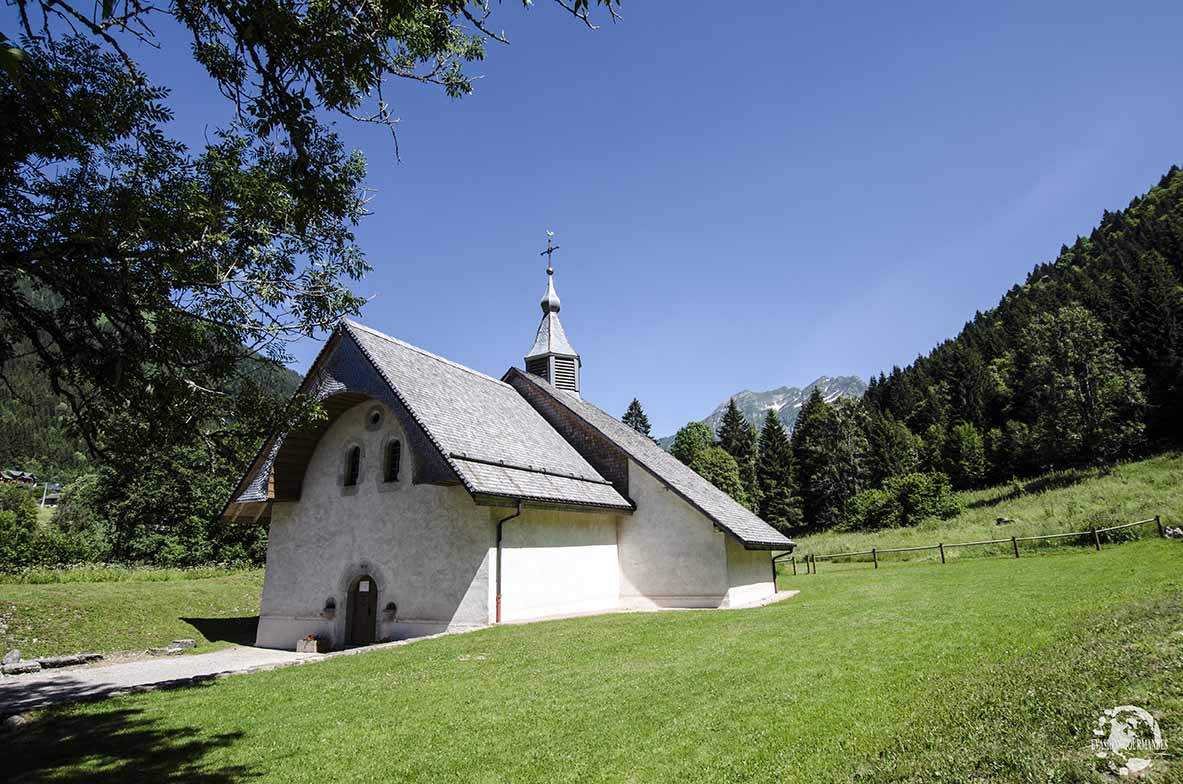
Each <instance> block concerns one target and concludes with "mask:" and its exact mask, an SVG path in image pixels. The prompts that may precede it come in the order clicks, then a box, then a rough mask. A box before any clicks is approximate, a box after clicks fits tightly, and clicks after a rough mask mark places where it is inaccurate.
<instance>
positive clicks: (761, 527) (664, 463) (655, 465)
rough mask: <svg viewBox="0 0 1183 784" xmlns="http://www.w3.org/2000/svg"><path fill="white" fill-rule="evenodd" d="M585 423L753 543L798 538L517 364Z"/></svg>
mask: <svg viewBox="0 0 1183 784" xmlns="http://www.w3.org/2000/svg"><path fill="white" fill-rule="evenodd" d="M511 372H516V373H517V374H519V375H520V376H522V377H523V378H525V379H527V380H528V381H529V382H531V383H533V384H534V385H536V386H537V387H538V388H539V389H541V390H542V391H544V392H546V393H547V394H548V395H550V396H551V397H552V398H554V399H555V400H556V401H558V402H559V403H561V404H562V405H563V406H565V407H566V408H567V409H568V410H570V411H571V412H573V413H574V414H576V415H577V416H579V417H580V418H581V419H582V420H583V421H584V422H587V423H588V424H589V425H591V426H592V427H594V428H595V429H596V430H598V431H599V432H600V433H601V434H603V435H604V436H605V437H606V438H608V439H609V440H610V441H612V442H613V443H615V444H616V445H617V446H618V447H619V448H620V449H622V450H624V452H626V453H627V454H628V455H629V456H630V457H631V458H632V459H634V460H636V461H637V462H638V463H640V464H641V465H642V466H643V467H644V468H646V469H647V470H648V471H649V472H650V473H652V474H653V475H654V476H656V477H657V478H658V479H660V480H661V481H663V482H665V483H666V484H668V485H669V486H670V487H672V488H673V489H674V490H676V491H677V492H678V493H679V494H680V495H681V496H682V497H683V498H685V499H686V500H687V501H689V502H690V503H691V504H692V505H693V506H695V507H697V508H698V509H699V510H700V511H702V512H703V513H704V514H705V515H707V517H709V518H711V519H712V520H713V521H714V522H716V523H717V524H718V525H720V526H721V527H723V528H724V529H726V530H727V531H730V532H731V534H733V535H734V536H735V537H736V538H737V539H739V540H740V541H741V542H743V543H744V544H745V545H747V546H749V547H752V548H767V549H781V548H783V549H786V550H788V549H791V548H792V547H793V546H794V543H793V541H792V540H791V539H789V538H788V537H787V536H785V535H784V534H782V533H781V532H780V531H778V530H776V529H775V528H773V527H772V526H771V525H769V524H768V523H766V522H764V521H763V520H761V519H760V518H759V517H758V516H756V515H755V514H753V513H752V512H751V511H750V510H749V509H747V508H746V507H744V506H743V505H742V504H740V503H739V502H737V501H736V500H735V499H733V498H732V497H731V496H729V495H727V494H726V493H724V492H723V491H722V490H720V489H719V488H717V487H715V486H714V485H712V484H711V483H710V482H708V481H707V480H705V479H703V478H702V477H701V476H699V475H698V474H697V473H696V472H694V471H693V470H691V469H690V468H689V467H688V466H686V465H685V464H683V463H682V461H680V460H678V459H677V458H676V457H674V456H673V455H671V454H670V453H669V452H666V451H665V450H664V449H662V448H661V447H660V446H658V445H657V444H656V443H654V441H653V439H651V438H648V437H646V436H644V435H642V434H641V433H638V432H637V431H636V430H633V429H632V428H631V427H629V426H628V425H626V424H624V423H623V422H621V421H620V420H619V419H617V418H616V417H614V416H612V415H611V414H609V413H607V412H606V411H603V410H601V409H599V408H597V407H596V406H594V405H592V404H591V403H588V402H587V401H586V400H583V399H582V398H580V397H579V396H577V395H575V394H572V393H570V392H567V391H565V390H562V389H559V388H558V387H556V386H554V385H552V384H550V383H548V382H547V381H545V380H544V379H541V378H539V377H538V376H535V375H532V374H530V373H526V372H525V371H522V370H518V369H516V368H515V369H514V370H513V371H511Z"/></svg>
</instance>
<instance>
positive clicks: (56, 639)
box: [0, 569, 263, 659]
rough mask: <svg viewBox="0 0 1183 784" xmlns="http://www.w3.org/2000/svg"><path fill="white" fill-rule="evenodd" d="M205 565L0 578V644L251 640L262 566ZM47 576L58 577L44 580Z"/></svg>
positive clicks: (39, 649) (45, 646) (42, 652)
mask: <svg viewBox="0 0 1183 784" xmlns="http://www.w3.org/2000/svg"><path fill="white" fill-rule="evenodd" d="M209 572H210V573H211V574H215V575H217V576H213V577H204V578H202V577H193V576H189V575H185V574H184V573H181V572H170V571H168V570H142V571H141V570H127V569H124V570H118V569H114V570H112V569H98V570H81V571H79V572H78V573H74V572H70V571H67V572H64V573H56V574H55V573H36V574H26V575H22V577H21V579H36V580H39V581H40V582H36V583H29V582H20V583H17V582H0V650H5V651H7V650H10V649H12V648H19V649H20V651H21V654H22V655H23V656H24V657H25V658H26V659H28V658H32V657H35V656H49V655H55V654H62V653H81V652H84V651H97V652H100V653H106V652H110V651H130V650H141V651H142V650H144V649H145V648H148V647H152V646H158V645H166V644H167V643H168V642H169V641H170V640H173V639H176V638H180V637H190V638H193V639H196V640H198V642H199V643H200V645H199V646H198V648H197V649H196V651H195V652H197V653H202V652H206V651H210V650H214V649H215V648H218V647H225V646H226V645H230V644H232V643H235V642H246V643H253V642H254V626H255V623H256V618H257V616H258V614H259V596H260V593H261V592H262V588H263V572H262V570H255V571H249V572H226V571H225V570H209ZM198 574H201V572H198ZM186 577H187V578H188V579H183V578H186ZM9 579H15V578H9ZM49 579H56V580H59V582H44V580H49ZM75 580H99V581H97V582H89V581H87V582H83V581H75Z"/></svg>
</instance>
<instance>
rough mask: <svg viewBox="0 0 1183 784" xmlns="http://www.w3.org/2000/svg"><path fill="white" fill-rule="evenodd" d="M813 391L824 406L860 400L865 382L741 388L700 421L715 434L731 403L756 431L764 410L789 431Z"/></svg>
mask: <svg viewBox="0 0 1183 784" xmlns="http://www.w3.org/2000/svg"><path fill="white" fill-rule="evenodd" d="M814 389H817V390H818V391H819V392H821V395H822V398H823V399H824V400H825V401H826V402H827V403H832V402H834V401H835V400H838V399H839V398H843V397H862V396H863V393H864V392H866V391H867V383H866V382H865V381H863V380H862V379H861V378H859V377H858V376H818V377H817V378H816V379H814V380H813V381H811V382H810V383H808V384H806V385H805V386H804V387H789V386H784V387H777V388H776V389H770V390H768V391H766V392H753V391H752V390H750V389H744V390H742V391H740V392H736V393H735V394H734V395H729V396H728V397H727V398H726V399H724V400H723V402H722V403H720V404H719V405H717V406H715V410H714V411H712V412H711V414H710V416H708V417H706V418H705V419H703V420H702V421H703V422H705V423H706V425H707V427H709V428H710V429H711V431H712V432H715V431H717V430H718V427H719V422H720V421H721V420H722V419H723V414H724V412H726V411H727V404H728V402H730V401H731V400H734V401H735V405H736V407H737V408H738V409H739V410H740V412H742V413H743V415H744V418H745V419H747V420H748V422H750V423H751V424H752V425H753V426H755V427H756V428H757V429H759V428H760V427H761V426H762V425H763V424H764V417H765V416H767V414H768V411H769V410H775V411H776V412H777V414H778V415H779V416H780V421H781V422H783V423H784V425H785V427H786V428H788V429H789V430H790V431H791V430H792V429H793V425H794V424H796V422H797V414H799V413H800V412H801V406H802V405H804V403H805V401H806V399H808V397H809V396H810V395H811V394H813V390H814ZM673 441H674V437H673V436H666V437H665V438H661V439H658V443H659V444H661V445H662V446H663V447H665V448H667V449H668V448H669V446H670V444H672V443H673Z"/></svg>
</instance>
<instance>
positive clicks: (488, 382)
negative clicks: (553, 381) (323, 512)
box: [344, 321, 633, 510]
mask: <svg viewBox="0 0 1183 784" xmlns="http://www.w3.org/2000/svg"><path fill="white" fill-rule="evenodd" d="M344 326H345V329H346V330H347V331H348V333H349V334H350V336H352V337H353V339H354V340H355V341H357V344H358V345H359V346H360V347H361V349H362V351H363V352H365V354H366V356H367V357H369V358H370V361H372V362H373V363H374V366H375V367H376V368H377V369H378V372H379V373H381V375H382V376H383V378H384V379H385V381H386V383H387V384H389V385H390V387H391V389H392V390H394V392H395V394H397V395H398V397H399V398H400V399H401V400H402V401H403V403H404V404H405V405H406V407H407V409H408V410H409V411H410V412H411V414H412V416H414V417H415V419H416V420H417V421H418V422H419V424H420V425H421V426H422V427H423V429H424V430H425V431H426V432H427V434H428V436H429V437H430V438H431V440H432V441H433V442H434V443H435V445H436V446H437V447H439V450H440V452H441V453H442V454H443V455H444V457H445V458H446V459H447V460H448V462H449V464H450V465H451V466H452V468H453V469H454V470H455V472H456V474H457V476H458V477H459V478H460V480H461V481H462V482H463V483H464V485H465V487H467V488H468V491H469V492H470V493H472V494H473V495H489V496H499V497H508V498H521V499H523V500H533V501H541V502H551V503H558V504H575V505H585V506H596V507H607V508H613V509H628V510H631V509H632V508H633V505H632V504H631V503H630V502H629V501H628V500H626V499H625V498H624V497H623V496H621V495H620V494H619V493H618V492H616V490H615V489H614V488H613V487H612V485H611V484H610V483H608V482H607V481H606V480H605V479H604V477H602V476H600V474H599V473H597V472H596V470H595V469H594V468H592V466H591V465H590V464H589V463H588V462H587V461H586V460H584V459H583V457H582V456H580V454H579V453H578V452H576V451H575V448H574V447H572V446H571V445H570V444H569V443H567V441H566V440H565V439H564V438H563V437H562V436H561V435H559V433H558V432H556V431H555V430H554V428H552V427H551V426H550V424H549V423H547V421H546V420H545V419H543V418H542V416H541V415H540V414H539V413H538V412H537V411H535V410H534V408H533V407H532V406H531V405H530V404H529V403H528V402H526V400H525V399H524V398H522V396H521V395H519V394H518V392H517V390H515V389H514V388H513V387H511V386H510V385H509V384H506V383H504V382H502V381H498V380H497V379H495V378H492V377H490V376H486V375H484V374H483V373H478V372H477V371H475V370H471V369H470V368H466V367H464V366H463V365H458V364H456V363H455V362H452V361H450V360H447V359H444V358H443V357H439V356H436V355H435V354H432V353H430V352H427V351H424V350H423V349H420V348H417V347H415V346H412V345H410V344H409V343H404V342H402V341H401V340H397V339H395V338H392V337H390V336H389V335H384V334H382V333H381V332H378V331H376V330H373V329H370V328H369V327H366V326H363V325H361V324H358V323H357V322H354V321H345V322H344Z"/></svg>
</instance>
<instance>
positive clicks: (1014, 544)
mask: <svg viewBox="0 0 1183 784" xmlns="http://www.w3.org/2000/svg"><path fill="white" fill-rule="evenodd" d="M1010 543H1011V546H1012V547H1014V548H1015V558H1018V557H1019V540H1018V539H1017V538H1015V537H1013V536H1012V537H1011V538H1010Z"/></svg>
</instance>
